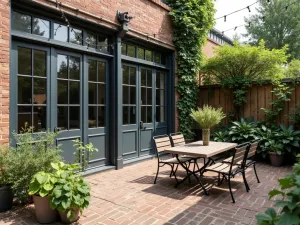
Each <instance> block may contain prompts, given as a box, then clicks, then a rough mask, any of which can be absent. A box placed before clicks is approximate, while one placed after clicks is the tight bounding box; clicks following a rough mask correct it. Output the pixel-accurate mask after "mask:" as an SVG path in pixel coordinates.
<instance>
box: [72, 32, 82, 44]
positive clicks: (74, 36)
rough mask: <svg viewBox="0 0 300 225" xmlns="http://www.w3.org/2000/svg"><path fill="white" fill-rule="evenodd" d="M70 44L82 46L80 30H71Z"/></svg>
mask: <svg viewBox="0 0 300 225" xmlns="http://www.w3.org/2000/svg"><path fill="white" fill-rule="evenodd" d="M70 43H73V44H77V45H82V30H78V29H75V28H71V30H70Z"/></svg>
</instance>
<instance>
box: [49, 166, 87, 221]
mask: <svg viewBox="0 0 300 225" xmlns="http://www.w3.org/2000/svg"><path fill="white" fill-rule="evenodd" d="M51 166H52V168H53V169H55V173H54V174H55V177H56V178H57V182H56V184H55V187H54V189H53V192H52V195H51V199H50V206H51V208H53V209H57V210H59V211H62V212H66V213H67V216H68V218H69V219H70V218H72V217H73V215H74V213H75V212H76V210H78V209H79V210H80V212H81V213H82V211H83V209H85V208H87V207H88V206H89V202H90V187H89V185H88V183H87V182H85V181H84V179H83V177H82V176H81V175H80V174H78V173H76V172H74V170H77V169H78V168H79V167H78V164H71V165H68V164H64V163H62V162H60V163H52V165H51Z"/></svg>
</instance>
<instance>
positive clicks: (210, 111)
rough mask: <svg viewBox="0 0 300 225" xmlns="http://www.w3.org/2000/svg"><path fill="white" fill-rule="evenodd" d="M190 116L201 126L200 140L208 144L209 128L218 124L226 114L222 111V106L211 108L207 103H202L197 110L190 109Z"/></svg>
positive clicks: (205, 144)
mask: <svg viewBox="0 0 300 225" xmlns="http://www.w3.org/2000/svg"><path fill="white" fill-rule="evenodd" d="M190 115H191V117H192V118H193V120H195V121H196V122H197V123H198V124H199V126H200V127H201V128H202V141H203V145H204V146H208V145H209V141H210V129H211V128H212V127H214V126H215V125H217V124H219V123H220V122H221V121H222V119H224V118H225V117H226V116H225V114H224V113H223V112H222V108H217V109H216V108H213V107H211V106H208V105H204V106H203V108H202V109H201V108H198V109H197V110H194V109H192V112H191V114H190Z"/></svg>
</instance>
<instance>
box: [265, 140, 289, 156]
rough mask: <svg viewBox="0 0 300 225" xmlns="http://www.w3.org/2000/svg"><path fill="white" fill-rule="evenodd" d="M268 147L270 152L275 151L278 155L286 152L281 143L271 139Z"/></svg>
mask: <svg viewBox="0 0 300 225" xmlns="http://www.w3.org/2000/svg"><path fill="white" fill-rule="evenodd" d="M269 143H270V145H269V148H268V152H274V153H276V154H277V155H283V154H284V153H285V148H284V146H283V145H282V144H281V143H278V142H276V141H275V140H271V141H270V142H269Z"/></svg>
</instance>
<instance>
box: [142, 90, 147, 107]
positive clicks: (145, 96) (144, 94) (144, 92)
mask: <svg viewBox="0 0 300 225" xmlns="http://www.w3.org/2000/svg"><path fill="white" fill-rule="evenodd" d="M141 105H147V88H144V87H142V88H141Z"/></svg>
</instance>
